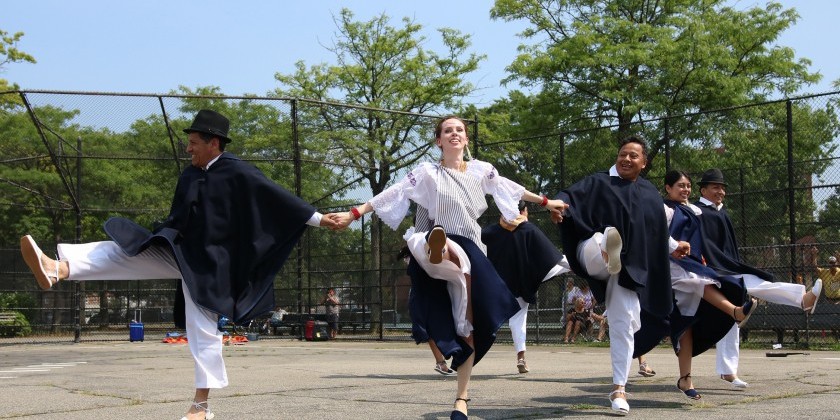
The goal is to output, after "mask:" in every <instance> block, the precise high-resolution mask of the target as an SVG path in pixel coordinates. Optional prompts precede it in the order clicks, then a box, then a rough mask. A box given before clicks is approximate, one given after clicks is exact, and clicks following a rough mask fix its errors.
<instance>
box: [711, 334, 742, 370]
mask: <svg viewBox="0 0 840 420" xmlns="http://www.w3.org/2000/svg"><path fill="white" fill-rule="evenodd" d="M739 339H740V330H739V328H738V324H733V325H732V328H731V329H730V330H729V332H728V333H726V335H725V336H723V338H721V339H720V341H718V342H717V345H716V346H715V347H716V349H715V353H716V357H717V363H716V365H717V373H718V375H738V358H739V357H740V351H741V349H740V343H739Z"/></svg>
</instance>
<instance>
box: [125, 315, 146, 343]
mask: <svg viewBox="0 0 840 420" xmlns="http://www.w3.org/2000/svg"><path fill="white" fill-rule="evenodd" d="M128 341H130V342H132V343H133V342H135V341H143V323H142V322H140V310H136V311H134V320H133V321H131V322H129V323H128Z"/></svg>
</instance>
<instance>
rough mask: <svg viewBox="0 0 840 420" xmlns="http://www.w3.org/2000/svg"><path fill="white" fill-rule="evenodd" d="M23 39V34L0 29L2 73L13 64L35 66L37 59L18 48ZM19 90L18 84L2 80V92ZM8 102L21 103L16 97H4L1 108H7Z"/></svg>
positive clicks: (0, 100)
mask: <svg viewBox="0 0 840 420" xmlns="http://www.w3.org/2000/svg"><path fill="white" fill-rule="evenodd" d="M21 38H23V32H16V33H14V34H9V33H8V32H6V31H4V30H2V29H0V71H2V70H3V68H4V67H6V65H8V64H11V63H21V62H26V63H33V64H34V63H35V62H36V61H35V57H33V56H31V55H29V54H27V53H25V52H23V51H21V50H19V49H18V48H17V44H18V42H19V41H20V39H21ZM17 89H18V85H17V84H14V83H11V84H10V83H9V81H8V80H6V79H3V78H0V92H5V91H9V90H17ZM7 100H8V101H11V103H19V101H18V98H17V97H16V96H3V97H0V106H6V105H5V104H7V103H9V102H7Z"/></svg>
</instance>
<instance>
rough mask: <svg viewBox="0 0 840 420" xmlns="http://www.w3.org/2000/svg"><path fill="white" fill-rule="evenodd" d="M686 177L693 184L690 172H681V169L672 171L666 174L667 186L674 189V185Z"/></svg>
mask: <svg viewBox="0 0 840 420" xmlns="http://www.w3.org/2000/svg"><path fill="white" fill-rule="evenodd" d="M682 177H685V179H687V180H688V182H691V177H690V176H688V172H686V171H681V170H679V169H671V170H670V171H668V172H667V173H666V174H665V185H667V186H669V187H673V186H674V184H675V183H676V182H677V181H679V180H680V178H682Z"/></svg>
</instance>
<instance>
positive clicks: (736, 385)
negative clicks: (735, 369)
mask: <svg viewBox="0 0 840 420" xmlns="http://www.w3.org/2000/svg"><path fill="white" fill-rule="evenodd" d="M720 379H723V380H724V381H726V382H729V383H730V384H731V385H732V387H733V388H746V387H748V386H750V384H748V383H746V382H744V381H742V380H741V379H740V378H737V377H736V378H735V379H733V380H731V381H730V380H729V379H726V377H725V376H723V375H720Z"/></svg>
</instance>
